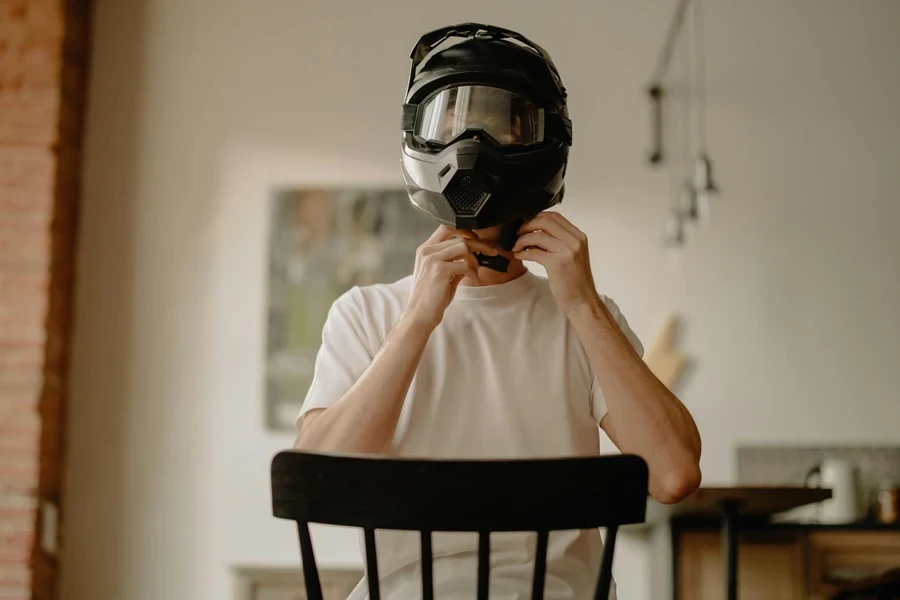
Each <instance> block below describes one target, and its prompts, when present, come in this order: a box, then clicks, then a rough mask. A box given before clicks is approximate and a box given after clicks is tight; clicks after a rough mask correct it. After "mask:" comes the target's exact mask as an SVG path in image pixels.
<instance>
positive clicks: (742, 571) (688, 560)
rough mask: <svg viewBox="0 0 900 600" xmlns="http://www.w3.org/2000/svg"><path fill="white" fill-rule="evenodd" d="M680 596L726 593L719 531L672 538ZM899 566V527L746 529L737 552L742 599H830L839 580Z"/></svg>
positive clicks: (688, 599)
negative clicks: (885, 528) (863, 529)
mask: <svg viewBox="0 0 900 600" xmlns="http://www.w3.org/2000/svg"><path fill="white" fill-rule="evenodd" d="M674 551H675V552H676V553H677V554H676V565H677V579H676V589H677V592H678V598H679V600H707V599H709V600H721V598H724V597H725V589H724V580H725V573H724V566H723V562H722V542H721V536H720V534H719V532H718V531H716V530H711V529H708V528H707V529H684V530H681V531H680V532H679V535H678V536H677V538H676V547H675V548H674ZM891 567H900V531H852V530H846V531H842V530H827V529H823V530H821V531H820V530H815V529H808V528H802V527H798V528H795V529H791V528H785V527H777V526H776V527H773V528H771V529H766V528H764V527H763V528H758V529H753V530H745V531H744V532H742V534H741V536H740V548H739V552H738V588H739V590H738V595H739V596H740V598H741V600H828V599H829V598H831V597H832V596H833V595H834V594H835V593H836V592H837V591H838V590H839V587H838V582H839V580H841V579H852V578H855V577H861V576H863V577H864V576H867V575H875V574H877V573H879V572H882V571H885V570H887V569H888V568H891Z"/></svg>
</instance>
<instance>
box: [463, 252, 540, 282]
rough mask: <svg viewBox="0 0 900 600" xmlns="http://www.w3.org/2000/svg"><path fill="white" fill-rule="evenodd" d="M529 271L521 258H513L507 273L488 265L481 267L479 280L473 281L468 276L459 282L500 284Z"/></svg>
mask: <svg viewBox="0 0 900 600" xmlns="http://www.w3.org/2000/svg"><path fill="white" fill-rule="evenodd" d="M527 271H528V269H527V268H526V267H525V264H524V263H522V261H521V260H519V259H517V258H513V259H511V260H510V261H509V268H507V269H506V273H501V272H499V271H495V270H493V269H488V268H487V267H479V268H478V281H472V280H471V279H469V278H468V277H466V278H464V279H463V280H462V281H460V282H459V285H471V286H481V285H499V284H501V283H506V282H507V281H512V280H513V279H516V278H517V277H520V276H522V275H524V274H525V273H526V272H527Z"/></svg>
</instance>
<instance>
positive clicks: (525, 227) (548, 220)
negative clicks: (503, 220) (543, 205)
mask: <svg viewBox="0 0 900 600" xmlns="http://www.w3.org/2000/svg"><path fill="white" fill-rule="evenodd" d="M553 214H558V213H553ZM533 231H546V232H547V233H549V234H550V235H552V236H553V237H555V238H556V239H558V240H560V241H561V242H563V243H565V244H567V245H573V244H576V243H578V238H577V237H575V236H574V235H572V233H570V232H569V230H568V229H566V228H565V227H563V225H562V224H561V223H559V222H558V221H557V220H556V219H555V218H553V217H551V216H550V213H539V214H538V215H537V216H536V217H534V218H533V219H531V220H529V221H526V222H525V223H524V224H522V227H520V228H519V235H523V234H526V233H531V232H533Z"/></svg>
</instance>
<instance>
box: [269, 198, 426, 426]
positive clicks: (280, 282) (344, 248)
mask: <svg viewBox="0 0 900 600" xmlns="http://www.w3.org/2000/svg"><path fill="white" fill-rule="evenodd" d="M273 200H274V201H273V203H272V207H273V211H272V213H273V219H272V235H271V246H270V254H269V299H268V343H267V360H266V395H265V398H266V422H267V425H268V427H269V428H270V429H275V430H285V431H286V430H293V428H294V423H295V421H296V418H297V414H298V413H299V411H300V407H301V405H302V404H303V400H304V398H305V397H306V392H307V390H308V389H309V386H310V383H311V382H312V377H313V369H314V366H315V360H316V354H317V353H318V351H319V346H320V345H321V340H322V326H323V325H324V324H325V318H326V316H327V315H328V309H329V308H330V307H331V304H332V302H334V301H335V300H336V299H337V298H338V297H339V296H340V295H341V294H343V293H344V292H346V291H347V290H349V289H350V288H352V287H353V286H356V285H360V286H362V285H370V284H373V283H380V282H391V281H396V280H397V279H400V278H402V277H405V276H406V275H409V274H410V273H412V270H413V265H414V261H415V250H416V248H417V247H418V246H419V245H420V244H421V243H422V242H424V241H425V240H426V239H427V238H428V236H429V235H431V233H432V232H433V231H434V229H435V225H434V223H433V222H432V221H430V220H429V219H427V218H426V217H424V216H423V215H421V214H420V213H419V212H417V211H416V209H414V208H413V207H412V205H411V204H410V202H409V198H408V196H407V195H406V191H405V190H403V189H312V188H310V189H280V190H277V191H275V193H274V199H273Z"/></svg>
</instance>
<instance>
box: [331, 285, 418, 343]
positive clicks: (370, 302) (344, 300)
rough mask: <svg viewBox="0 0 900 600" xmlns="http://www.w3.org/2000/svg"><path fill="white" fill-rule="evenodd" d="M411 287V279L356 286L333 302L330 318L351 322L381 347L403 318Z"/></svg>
mask: <svg viewBox="0 0 900 600" xmlns="http://www.w3.org/2000/svg"><path fill="white" fill-rule="evenodd" d="M411 287H412V276H411V275H410V276H409V277H404V278H403V279H399V280H397V281H394V282H392V283H377V284H373V285H364V286H354V287H352V288H350V289H349V290H347V291H346V292H345V293H344V294H342V295H341V296H340V297H339V298H338V299H337V300H335V301H334V304H332V307H331V311H330V315H329V318H330V319H331V318H334V319H337V320H340V321H343V322H349V323H351V324H353V325H354V326H356V327H358V328H360V329H362V330H364V331H365V332H366V334H367V336H368V337H370V338H371V339H372V340H373V343H380V340H383V339H384V337H385V336H386V335H387V332H388V331H390V329H391V328H392V327H393V324H394V323H395V322H396V321H397V319H399V318H400V314H401V313H402V312H403V309H404V307H405V306H406V301H407V299H408V298H409V292H410V289H411Z"/></svg>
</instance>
